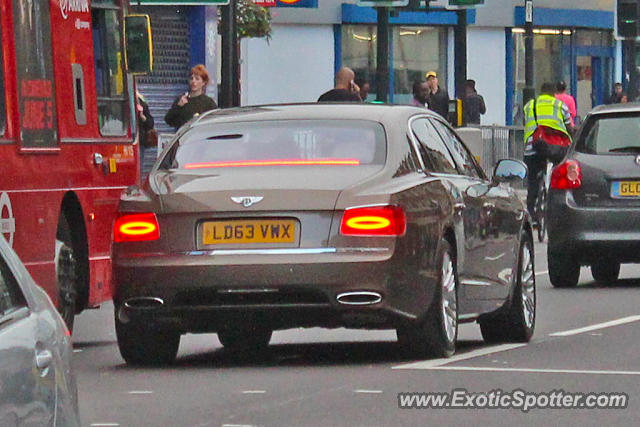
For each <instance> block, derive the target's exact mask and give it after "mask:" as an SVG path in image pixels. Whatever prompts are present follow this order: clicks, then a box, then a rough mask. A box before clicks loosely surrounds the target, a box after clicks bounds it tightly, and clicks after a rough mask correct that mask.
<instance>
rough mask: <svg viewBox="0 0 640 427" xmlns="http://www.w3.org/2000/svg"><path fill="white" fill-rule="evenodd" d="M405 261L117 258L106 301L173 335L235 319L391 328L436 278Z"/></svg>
mask: <svg viewBox="0 0 640 427" xmlns="http://www.w3.org/2000/svg"><path fill="white" fill-rule="evenodd" d="M411 265H418V264H417V263H411V261H410V260H407V259H406V257H400V256H397V255H393V254H392V251H390V250H388V249H380V250H376V249H375V248H373V249H372V248H363V249H355V248H354V249H344V250H337V249H331V248H322V249H316V250H293V251H291V250H270V251H257V250H246V251H240V250H228V251H211V252H191V253H184V254H174V255H170V256H166V255H164V256H152V255H151V254H146V255H143V254H138V255H131V254H128V255H127V257H126V258H120V257H118V256H117V254H116V256H114V261H113V277H114V286H115V294H114V302H115V305H116V310H117V315H118V316H120V320H121V321H127V320H129V319H136V320H137V321H143V322H149V323H155V324H159V325H163V326H166V327H170V328H173V329H177V330H180V331H181V332H215V331H217V330H219V329H220V328H222V327H225V325H228V324H238V323H243V322H244V323H254V324H255V323H258V324H263V325H266V326H268V327H270V328H272V329H286V328H292V327H311V326H323V327H340V326H346V327H362V328H372V329H373V328H390V327H396V326H399V325H402V324H405V323H406V322H407V321H412V320H415V319H416V318H417V317H418V316H419V315H421V314H422V313H424V312H425V311H426V308H427V307H428V306H429V304H430V303H431V298H432V295H433V290H434V287H435V277H433V278H431V277H430V275H428V274H422V275H419V274H418V270H417V269H412V267H411ZM425 277H427V279H425ZM352 292H355V293H356V294H355V296H354V295H352V294H349V293H352ZM344 294H347V297H346V298H344ZM341 295H343V298H341V299H342V300H343V302H339V301H338V297H339V296H341ZM140 298H143V299H142V300H141V299H140ZM145 298H154V299H157V300H145ZM158 300H159V301H161V303H160V302H158ZM345 302H346V303H345ZM147 303H148V304H147Z"/></svg>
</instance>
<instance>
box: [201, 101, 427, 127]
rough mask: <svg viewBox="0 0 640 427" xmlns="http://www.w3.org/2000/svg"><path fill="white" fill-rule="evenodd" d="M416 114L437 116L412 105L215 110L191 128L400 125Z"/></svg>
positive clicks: (286, 106) (302, 106) (308, 105)
mask: <svg viewBox="0 0 640 427" xmlns="http://www.w3.org/2000/svg"><path fill="white" fill-rule="evenodd" d="M414 114H429V115H432V116H434V117H435V116H436V114H435V113H433V112H432V111H430V110H427V109H425V108H419V107H414V106H411V105H391V104H369V103H353V102H351V103H316V102H314V103H299V104H267V105H256V106H247V107H239V108H228V109H218V110H212V111H210V112H206V113H203V114H202V115H200V117H198V118H197V119H196V120H194V121H193V122H192V123H191V126H190V127H194V126H200V125H206V124H214V123H218V122H225V123H229V122H245V121H269V120H309V119H312V120H345V119H346V120H372V121H377V122H380V123H382V124H385V123H389V124H391V123H394V122H395V123H397V120H398V119H400V118H403V117H404V118H406V117H409V116H411V115H414Z"/></svg>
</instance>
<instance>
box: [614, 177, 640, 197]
mask: <svg viewBox="0 0 640 427" xmlns="http://www.w3.org/2000/svg"><path fill="white" fill-rule="evenodd" d="M611 194H612V195H613V196H617V197H640V181H616V182H614V183H613V186H612V188H611Z"/></svg>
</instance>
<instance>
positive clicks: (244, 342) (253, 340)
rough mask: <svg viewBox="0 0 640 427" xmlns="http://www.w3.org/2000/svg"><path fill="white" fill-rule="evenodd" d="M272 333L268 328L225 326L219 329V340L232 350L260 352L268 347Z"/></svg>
mask: <svg viewBox="0 0 640 427" xmlns="http://www.w3.org/2000/svg"><path fill="white" fill-rule="evenodd" d="M272 334H273V331H272V330H271V329H268V328H254V327H245V328H234V329H232V328H225V329H221V330H219V331H218V340H219V341H220V344H222V345H223V346H224V347H225V348H227V349H229V350H232V351H240V350H241V351H253V352H258V351H262V350H264V349H266V348H267V346H268V345H269V341H271V335H272Z"/></svg>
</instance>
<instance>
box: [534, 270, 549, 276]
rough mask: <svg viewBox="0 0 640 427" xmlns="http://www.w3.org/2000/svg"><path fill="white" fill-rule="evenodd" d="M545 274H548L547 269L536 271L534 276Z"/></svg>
mask: <svg viewBox="0 0 640 427" xmlns="http://www.w3.org/2000/svg"><path fill="white" fill-rule="evenodd" d="M545 274H549V270H544V271H536V276H544V275H545Z"/></svg>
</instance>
